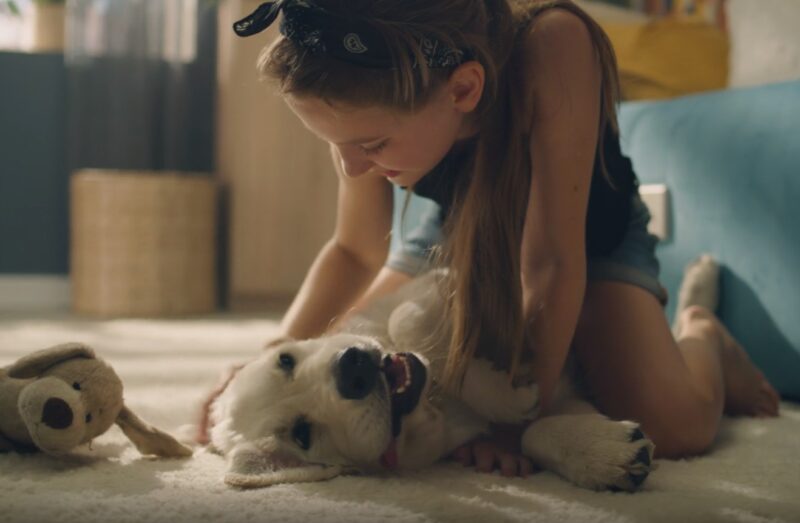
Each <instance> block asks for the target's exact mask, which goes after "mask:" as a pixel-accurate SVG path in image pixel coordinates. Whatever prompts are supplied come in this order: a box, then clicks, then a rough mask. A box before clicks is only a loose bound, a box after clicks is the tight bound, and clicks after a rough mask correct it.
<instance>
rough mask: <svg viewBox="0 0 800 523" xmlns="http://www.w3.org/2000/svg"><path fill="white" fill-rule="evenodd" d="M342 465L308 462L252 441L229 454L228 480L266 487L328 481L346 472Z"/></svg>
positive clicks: (242, 485)
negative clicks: (255, 444)
mask: <svg viewBox="0 0 800 523" xmlns="http://www.w3.org/2000/svg"><path fill="white" fill-rule="evenodd" d="M344 473H345V470H344V469H343V468H342V467H340V466H338V465H333V466H328V465H317V464H309V463H304V462H302V461H300V460H298V459H297V458H295V457H294V456H290V455H288V454H286V453H281V452H280V451H265V450H263V449H259V448H257V447H255V446H254V445H251V444H243V445H239V446H238V447H236V448H235V449H234V450H233V451H231V452H230V454H229V455H228V470H227V471H226V472H225V483H227V484H228V485H230V486H232V487H238V488H245V489H247V488H262V487H269V486H271V485H277V484H278V483H308V482H313V481H324V480H326V479H331V478H335V477H336V476H339V475H341V474H344Z"/></svg>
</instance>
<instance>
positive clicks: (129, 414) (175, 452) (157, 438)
mask: <svg viewBox="0 0 800 523" xmlns="http://www.w3.org/2000/svg"><path fill="white" fill-rule="evenodd" d="M116 423H117V425H119V428H121V429H122V432H124V433H125V435H126V436H128V439H130V440H131V441H132V442H133V444H134V445H135V446H136V448H137V449H138V450H139V452H141V453H142V454H143V455H145V456H148V455H154V456H160V457H162V458H184V457H187V456H191V455H192V449H190V448H189V447H187V446H186V445H184V444H182V443H179V442H178V441H177V440H176V439H175V438H173V437H172V436H170V435H169V434H167V433H166V432H162V431H160V430H158V429H157V428H155V427H152V426H150V425H148V424H147V423H145V422H144V421H142V420H141V419H139V417H138V416H136V414H134V413H133V411H131V410H130V409H129V408H128V407H126V406H125V405H123V406H122V410H121V411H119V415H118V416H117V420H116Z"/></svg>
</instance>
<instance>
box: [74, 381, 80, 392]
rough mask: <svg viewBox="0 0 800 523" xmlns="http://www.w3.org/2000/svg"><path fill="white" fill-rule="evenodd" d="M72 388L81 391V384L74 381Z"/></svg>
mask: <svg viewBox="0 0 800 523" xmlns="http://www.w3.org/2000/svg"><path fill="white" fill-rule="evenodd" d="M72 388H73V389H75V390H81V384H80V383H78V382H77V381H76V382H75V383H73V384H72Z"/></svg>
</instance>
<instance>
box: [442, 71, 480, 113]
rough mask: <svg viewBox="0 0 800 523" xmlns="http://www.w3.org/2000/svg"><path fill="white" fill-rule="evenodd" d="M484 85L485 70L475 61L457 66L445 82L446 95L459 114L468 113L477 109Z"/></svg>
mask: <svg viewBox="0 0 800 523" xmlns="http://www.w3.org/2000/svg"><path fill="white" fill-rule="evenodd" d="M485 83H486V70H485V69H484V68H483V64H481V63H480V62H478V61H477V60H470V61H468V62H464V63H463V64H461V65H459V66H458V67H457V68H456V70H455V71H453V74H451V75H450V79H449V80H448V81H447V88H448V95H449V96H450V99H451V100H452V102H453V105H454V106H455V107H456V109H458V110H459V111H460V112H463V113H470V112H472V111H474V110H475V108H476V107H478V104H479V103H480V101H481V97H482V96H483V88H484V85H485Z"/></svg>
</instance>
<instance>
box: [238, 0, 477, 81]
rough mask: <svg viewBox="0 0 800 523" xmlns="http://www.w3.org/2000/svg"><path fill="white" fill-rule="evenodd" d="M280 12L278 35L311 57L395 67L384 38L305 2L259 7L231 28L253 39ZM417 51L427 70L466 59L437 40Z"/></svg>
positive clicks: (356, 22)
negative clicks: (309, 53) (281, 12)
mask: <svg viewBox="0 0 800 523" xmlns="http://www.w3.org/2000/svg"><path fill="white" fill-rule="evenodd" d="M280 11H283V19H282V20H281V25H280V32H281V34H282V35H283V36H285V37H286V38H288V39H289V40H291V41H292V42H294V43H296V44H297V45H299V46H301V47H303V48H305V49H308V50H309V51H311V52H312V53H314V54H326V55H328V56H331V57H333V58H336V59H338V60H342V61H345V62H350V63H352V64H355V65H359V66H362V67H369V68H374V69H392V68H394V67H395V64H394V61H393V60H392V54H391V52H390V51H389V46H388V45H387V44H386V39H385V38H384V37H383V35H382V34H381V33H380V32H379V31H378V30H376V29H375V28H373V27H372V26H370V25H369V24H367V23H365V22H363V21H360V20H357V19H355V18H352V17H344V16H341V15H338V14H335V13H332V12H330V11H328V10H326V9H323V8H321V7H319V6H317V5H315V4H313V3H311V2H309V1H306V0H277V1H275V2H266V3H263V4H261V5H260V6H259V7H258V9H256V10H255V11H254V12H253V13H252V14H251V15H249V16H247V17H245V18H243V19H241V20H239V21H238V22H236V23H235V24H233V30H234V32H235V33H236V34H237V35H239V36H242V37H244V36H252V35H254V34H258V33H260V32H262V31H264V30H265V29H266V28H268V27H269V26H270V25H272V23H273V22H274V21H275V19H277V18H278V14H279V12H280ZM420 50H421V52H422V55H423V56H424V57H425V61H426V63H427V64H428V67H431V68H442V67H454V66H457V65H459V64H461V63H463V62H464V61H466V60H467V59H468V55H467V53H466V52H464V51H461V50H459V49H453V48H452V47H449V46H447V45H445V44H443V43H441V42H439V41H438V40H434V39H430V38H422V39H421V40H420Z"/></svg>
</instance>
